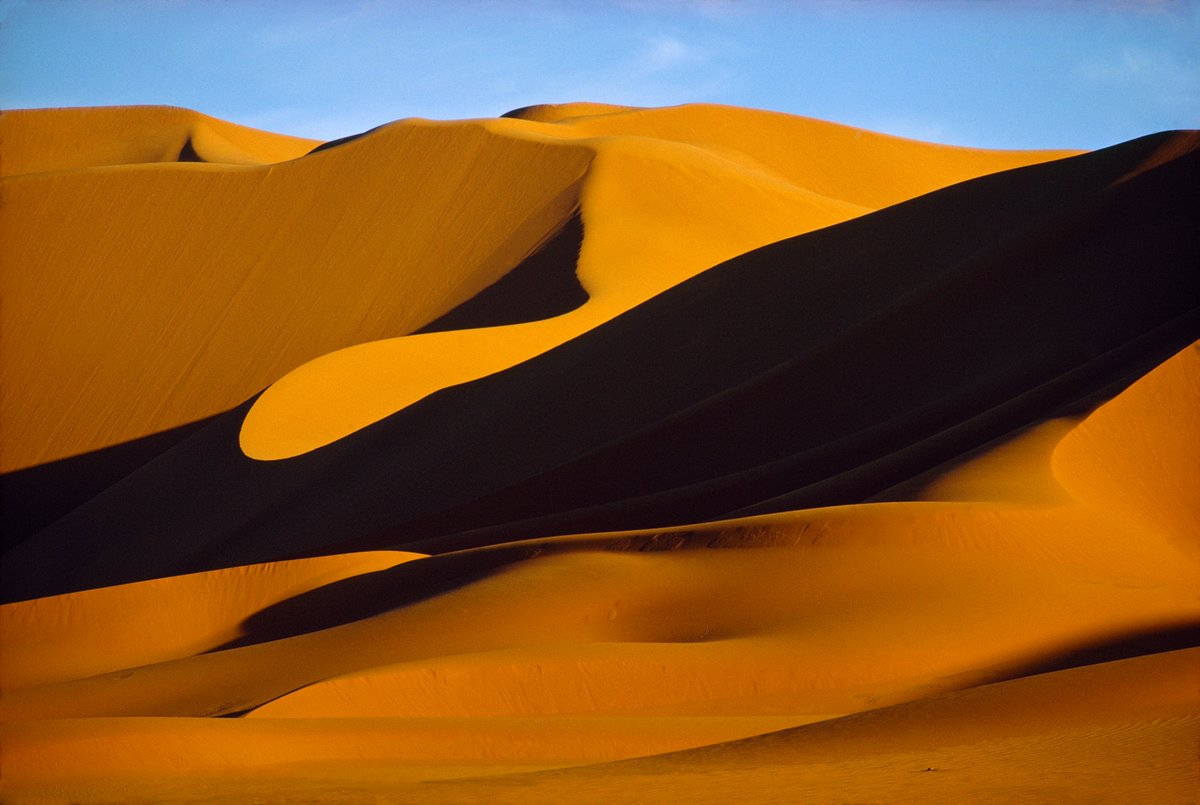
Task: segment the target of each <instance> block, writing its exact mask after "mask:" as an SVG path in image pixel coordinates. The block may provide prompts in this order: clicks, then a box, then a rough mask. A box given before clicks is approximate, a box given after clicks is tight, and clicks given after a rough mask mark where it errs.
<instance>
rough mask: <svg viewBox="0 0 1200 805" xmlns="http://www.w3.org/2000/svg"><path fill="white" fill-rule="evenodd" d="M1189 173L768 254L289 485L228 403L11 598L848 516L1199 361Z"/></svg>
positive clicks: (880, 226) (1118, 152)
mask: <svg viewBox="0 0 1200 805" xmlns="http://www.w3.org/2000/svg"><path fill="white" fill-rule="evenodd" d="M1180 139H1182V140H1183V142H1184V145H1185V147H1184V148H1179V147H1178V146H1179V140H1180ZM1164 147H1171V148H1175V149H1176V151H1177V152H1180V153H1181V155H1180V156H1177V157H1176V158H1174V159H1172V160H1170V161H1168V162H1166V163H1165V164H1160V165H1155V166H1153V167H1150V168H1149V169H1146V170H1141V171H1139V166H1143V165H1144V164H1145V163H1147V161H1148V160H1152V159H1153V158H1154V155H1155V154H1157V153H1159V152H1160V150H1161V149H1163V148H1164ZM1197 165H1198V157H1197V152H1196V150H1195V137H1194V136H1193V135H1188V134H1164V135H1157V136H1153V137H1148V138H1144V139H1142V140H1138V141H1133V142H1131V143H1127V144H1125V145H1121V146H1117V147H1114V148H1111V149H1107V150H1105V151H1101V152H1097V153H1094V154H1088V155H1084V156H1079V157H1074V158H1071V159H1067V160H1061V161H1057V162H1052V163H1047V164H1044V165H1038V166H1031V167H1027V168H1021V169H1017V170H1014V171H1009V172H1006V173H1002V174H996V175H993V176H988V177H982V178H980V179H976V180H973V181H970V182H966V183H963V184H960V185H956V186H953V187H950V188H946V189H945V190H942V191H937V192H935V193H932V194H929V195H927V196H924V197H922V198H919V199H916V200H914V201H911V202H908V203H905V204H900V205H896V206H893V207H889V208H887V209H885V210H882V211H880V212H878V213H875V214H872V215H869V216H866V217H863V218H860V219H857V220H855V221H851V222H847V223H845V224H842V225H840V226H836V227H832V228H827V229H824V230H821V231H819V232H815V233H812V234H809V235H805V236H801V237H799V238H796V239H792V240H788V241H784V242H780V243H777V244H774V245H771V246H768V247H765V248H762V249H759V250H757V251H754V252H751V253H749V254H746V255H744V256H742V257H738V258H736V259H734V260H731V261H729V262H727V263H725V264H722V265H720V266H717V267H715V268H713V269H711V270H709V271H706V272H704V273H703V274H701V275H698V276H697V277H696V278H694V279H692V280H690V281H687V282H684V283H682V284H680V285H679V286H677V287H675V288H673V289H671V290H669V291H667V292H664V293H662V294H660V295H658V296H656V297H655V298H653V299H652V300H650V301H648V302H646V303H644V304H642V305H640V306H638V307H637V308H635V309H633V310H631V311H630V312H628V313H626V314H624V315H621V316H619V317H617V318H616V319H614V320H613V321H611V322H609V323H608V324H605V325H602V326H599V327H596V328H595V329H593V330H591V331H589V332H588V333H586V334H584V335H582V336H580V337H578V338H575V339H573V340H571V341H569V342H567V343H566V344H564V345H563V346H561V347H559V348H557V349H554V350H551V351H550V352H547V353H546V354H544V355H541V356H539V357H537V358H534V359H532V360H529V361H527V362H525V363H523V364H521V365H518V366H516V367H514V368H512V369H509V370H507V371H503V372H500V373H497V374H494V375H492V376H489V377H486V378H483V379H481V380H479V381H476V382H473V383H467V384H464V385H460V386H456V387H453V388H448V389H445V390H443V391H441V392H438V393H436V394H434V395H432V396H430V397H428V398H426V399H424V400H422V401H420V402H418V403H416V404H413V405H411V406H409V407H407V408H405V409H404V410H402V411H399V412H398V413H396V414H395V415H393V416H391V417H388V418H387V419H385V420H383V421H381V422H379V423H377V424H375V425H372V426H370V427H367V428H364V429H362V430H360V431H358V432H356V433H354V434H352V435H350V436H348V437H346V438H345V439H342V440H340V441H339V442H337V443H335V444H334V445H331V446H329V447H327V448H323V449H321V450H317V451H315V452H312V453H309V454H306V455H303V456H300V457H297V458H295V459H289V460H286V461H281V462H255V461H251V460H249V459H246V458H245V457H244V456H242V455H241V453H240V451H239V450H238V449H237V435H236V434H237V431H238V427H239V425H240V420H241V418H242V417H243V416H244V414H245V412H246V410H247V409H248V407H249V403H247V404H245V405H243V406H242V407H240V408H238V409H235V410H234V411H232V412H230V413H229V414H226V415H224V416H222V417H218V418H217V419H215V420H214V421H213V422H211V423H210V424H209V425H207V426H205V427H204V428H202V429H200V430H199V431H197V432H196V433H194V434H192V435H190V436H188V437H187V438H185V439H184V440H182V441H181V442H179V443H178V444H177V445H175V446H174V447H173V448H171V449H170V450H168V451H167V452H165V453H163V454H162V455H161V456H159V457H158V458H157V459H156V460H155V461H153V462H151V463H149V464H147V465H146V466H145V467H143V468H142V469H140V470H138V471H137V472H135V473H133V474H131V475H129V476H128V477H126V478H125V479H123V480H122V481H121V482H119V483H117V484H115V485H113V486H112V487H110V488H108V489H107V490H105V491H104V492H102V493H101V494H99V495H97V496H96V497H95V498H93V499H92V500H90V501H88V502H87V503H86V504H84V505H82V506H81V507H79V508H78V509H76V510H75V511H73V512H71V513H70V514H69V515H67V516H66V517H64V518H62V519H61V520H59V521H58V522H56V523H54V524H53V525H52V526H50V527H48V528H47V529H45V530H44V531H42V532H41V533H40V534H38V535H37V537H36V538H35V539H32V540H27V541H26V542H25V543H24V544H22V545H21V546H19V547H18V548H17V549H14V550H13V551H11V552H10V553H9V555H8V556H7V557H6V562H5V565H6V568H7V572H8V577H9V578H10V579H12V582H11V586H7V587H6V590H7V594H8V595H9V596H10V598H16V597H28V596H30V595H37V594H45V593H50V592H62V591H65V590H69V589H79V588H81V587H83V586H90V585H94V584H96V583H97V582H99V583H118V582H126V581H132V580H135V579H138V578H148V577H153V576H156V575H164V574H168V573H177V572H187V571H195V570H202V569H208V568H215V567H221V566H228V565H234V564H244V563H248V562H257V561H268V560H273V559H279V558H285V557H286V556H291V555H297V554H305V553H320V552H330V551H335V550H341V549H344V548H349V547H353V548H355V549H368V548H370V549H374V548H380V547H388V546H397V547H406V548H413V549H416V550H421V551H422V552H430V551H437V550H445V549H447V548H452V547H464V546H467V545H474V544H486V543H488V542H493V541H498V540H503V539H510V538H514V537H515V538H522V537H529V536H537V535H539V534H550V533H564V532H568V531H585V530H610V529H623V528H637V527H648V526H656V525H664V524H668V523H672V522H680V521H681V520H682V521H688V520H697V519H711V518H717V517H722V516H729V515H732V514H735V513H738V512H741V511H754V510H755V508H754V507H756V506H757V507H758V510H776V511H778V510H783V509H787V508H795V507H796V506H795V502H794V499H793V498H789V497H787V496H789V495H796V494H799V495H800V497H801V498H802V499H803V505H808V506H813V505H829V504H831V503H847V502H853V501H854V500H861V499H863V498H865V497H869V496H870V495H873V494H875V493H877V492H880V491H882V490H884V489H886V488H887V487H889V486H892V485H895V484H897V483H899V482H901V481H903V480H904V479H905V478H908V477H912V476H914V475H917V474H919V473H920V472H922V471H925V470H927V469H929V468H931V467H933V466H935V465H937V464H940V463H942V462H944V461H947V460H949V459H952V458H953V457H954V456H955V455H958V454H961V453H964V452H966V451H968V450H970V449H973V448H975V447H977V446H979V445H981V444H984V443H986V442H988V441H990V440H992V439H995V438H997V437H1000V436H1002V435H1004V434H1005V433H1007V432H1009V431H1011V430H1013V429H1015V428H1018V427H1020V426H1022V425H1024V424H1027V423H1030V422H1036V421H1039V420H1040V419H1044V418H1047V417H1049V416H1052V415H1056V414H1058V413H1062V412H1064V411H1069V410H1071V406H1072V404H1075V405H1076V406H1077V407H1078V406H1079V405H1086V403H1087V401H1088V400H1093V402H1094V398H1095V397H1096V395H1097V394H1100V393H1112V392H1113V391H1115V389H1113V385H1114V383H1117V384H1118V385H1119V383H1120V382H1121V379H1122V378H1126V379H1127V380H1131V379H1133V378H1134V377H1136V376H1137V374H1138V373H1139V372H1144V371H1146V370H1147V369H1148V368H1149V367H1150V366H1152V365H1153V364H1154V363H1156V362H1158V361H1161V360H1163V359H1165V358H1166V357H1167V356H1168V355H1170V354H1171V353H1173V352H1175V351H1176V350H1178V349H1179V348H1181V347H1182V346H1183V345H1184V344H1186V343H1188V342H1190V341H1191V340H1193V339H1195V338H1196V337H1197V334H1198V333H1197V329H1196V320H1195V315H1196V307H1197V299H1198V290H1197V283H1198V280H1197V275H1196V272H1195V271H1194V266H1195V265H1196V263H1197V260H1198V256H1200V251H1198V246H1197V236H1196V232H1195V228H1194V226H1193V225H1192V224H1193V222H1194V220H1195V218H1196V193H1195V190H1194V188H1195V187H1196V186H1197V184H1198V182H1197V178H1198V177H1197V172H1198V167H1197ZM629 344H638V348H637V349H636V350H632V351H631V350H629V349H628V348H627V345H629ZM882 389H886V393H880V390H882ZM880 462H882V463H880ZM863 467H866V468H867V469H866V470H861V468H863ZM856 469H857V470H859V473H858V475H854V471H855V470H856ZM848 472H849V473H851V477H849V478H847V477H845V476H846V473H848ZM582 478H586V479H587V481H586V483H581V480H580V479H582ZM317 483H320V484H321V486H322V489H323V494H322V495H321V496H316V497H314V496H310V495H307V494H306V493H305V490H306V489H308V488H311V486H312V485H313V484H317ZM823 483H828V484H831V485H827V486H824V487H823V486H821V484H823ZM798 490H807V491H804V492H802V493H799V492H798ZM772 500H775V501H776V503H769V502H765V501H772ZM168 529H169V530H170V531H171V532H172V533H174V534H176V535H177V537H176V539H175V540H173V541H172V543H171V544H170V545H164V544H163V543H162V541H161V540H159V538H158V535H159V534H161V533H163V532H164V530H168ZM67 545H69V546H71V551H72V552H73V554H74V556H75V557H76V559H75V561H73V562H71V563H70V564H66V563H64V562H62V560H61V559H60V558H59V557H61V556H62V555H63V554H62V552H63V550H64V546H67Z"/></svg>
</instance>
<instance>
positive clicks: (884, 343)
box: [0, 103, 1200, 804]
mask: <svg viewBox="0 0 1200 805" xmlns="http://www.w3.org/2000/svg"><path fill="white" fill-rule="evenodd" d="M6 142H7V143H13V144H14V145H12V146H11V147H12V149H13V150H12V153H14V154H15V155H16V156H15V157H13V158H12V159H11V160H9V157H8V149H9V147H10V146H8V145H5V146H4V147H5V159H6V160H8V161H7V162H6V167H5V171H4V172H5V177H4V178H3V180H2V181H0V193H2V194H3V198H0V202H2V203H3V205H4V206H3V214H2V215H0V229H3V232H0V236H3V238H4V239H5V240H4V242H5V243H6V247H5V249H6V254H5V257H6V260H5V266H4V270H3V272H2V273H0V281H2V289H3V292H4V298H5V316H4V320H3V332H0V336H2V338H3V344H4V349H3V350H0V375H2V376H3V377H2V378H0V379H2V380H3V382H4V395H3V398H2V399H0V457H2V458H3V470H4V475H3V478H2V480H3V481H4V484H3V486H2V487H0V491H2V492H3V505H4V528H5V532H6V533H5V540H4V552H3V557H2V562H0V588H2V592H3V598H4V603H2V604H0V764H2V769H3V773H2V774H0V798H3V799H4V801H5V802H9V801H11V802H14V803H31V804H32V803H52V802H53V803H63V802H89V803H107V802H114V803H115V802H230V803H236V802H246V801H256V800H262V801H278V800H288V801H312V802H374V801H403V802H478V801H489V802H493V801H494V802H509V801H518V800H519V801H521V802H561V801H579V802H601V801H603V802H612V801H614V800H633V799H636V800H637V801H645V802H673V801H680V800H681V799H688V800H720V801H728V802H738V801H754V802H769V801H795V800H796V799H797V798H799V799H803V800H805V801H814V802H843V801H872V802H876V801H878V802H911V801H922V802H947V803H950V802H954V803H958V802H1013V801H1029V802H1114V803H1116V802H1122V803H1123V802H1135V801H1155V802H1167V803H1176V802H1178V803H1184V802H1189V801H1192V800H1193V799H1194V796H1195V794H1194V792H1195V791H1196V790H1197V786H1200V772H1198V771H1197V767H1196V764H1195V747H1196V746H1197V742H1198V741H1200V688H1197V685H1196V680H1197V679H1198V678H1200V676H1198V674H1200V654H1198V652H1200V599H1197V596H1196V590H1197V589H1200V498H1198V497H1197V496H1196V495H1195V494H1194V490H1195V489H1196V486H1197V483H1198V482H1200V454H1198V453H1197V451H1195V450H1194V449H1191V447H1192V446H1193V445H1196V444H1200V404H1198V403H1200V275H1197V273H1196V271H1195V267H1196V265H1198V264H1200V236H1198V235H1197V229H1196V227H1195V222H1196V220H1197V219H1198V218H1200V209H1198V205H1200V193H1197V191H1196V188H1197V187H1200V175H1198V174H1200V134H1198V133H1196V132H1163V133H1160V134H1155V135H1149V136H1147V137H1144V138H1140V139H1138V140H1133V141H1130V142H1127V143H1122V144H1119V145H1116V146H1113V147H1111V148H1107V149H1103V150H1100V151H1097V152H1092V153H1087V154H1077V153H1067V152H986V151H976V150H971V149H959V148H954V147H950V146H935V145H929V144H923V143H916V142H913V141H907V140H903V139H900V138H894V137H889V136H887V135H880V134H875V133H871V132H864V131H859V130H855V129H851V128H848V127H844V126H839V125H837V124H832V123H825V122H821V121H815V120H810V119H807V118H800V117H795V116H788V115H780V114H777V113H770V112H760V111H756V110H744V109H734V108H729V107H719V106H707V105H693V106H684V107H675V108H666V109H641V108H636V107H619V106H608V105H602V104H589V103H579V104H561V105H543V106H535V107H528V108H525V109H519V110H514V111H513V112H511V113H509V114H507V115H505V116H504V117H502V118H498V119H486V120H473V121H449V122H437V121H427V120H420V119H406V120H401V121H397V122H395V123H392V124H388V125H385V126H381V127H379V128H377V129H374V130H372V131H369V132H365V133H363V134H361V135H354V136H351V137H346V138H342V139H341V140H337V141H331V142H330V143H326V144H323V145H321V146H319V147H318V146H317V145H316V144H314V143H310V142H306V141H303V140H299V139H296V138H286V137H282V136H281V135H273V134H268V133H265V132H255V131H253V130H249V129H244V128H243V127H238V126H234V125H233V124H226V123H223V122H222V121H217V120H215V119H213V118H208V117H205V116H203V115H200V114H198V113H193V112H189V111H187V110H176V109H169V108H163V107H145V108H125V109H97V110H27V111H18V112H5V113H4V114H3V115H0V145H3V144H4V143H6ZM89 211H90V212H89ZM57 221H66V222H68V224H67V225H65V226H64V227H62V228H63V232H62V234H61V235H59V236H57V237H51V235H50V232H51V227H52V226H54V225H58V224H56V223H55V222H57ZM9 238H11V241H10V240H9ZM9 242H11V243H13V246H12V248H11V250H10V249H9V247H8V245H7V244H8V243H9ZM10 255H13V256H15V257H16V258H18V259H17V260H15V261H14V260H9V259H8V258H9V257H10ZM14 423H20V427H19V428H15V429H14Z"/></svg>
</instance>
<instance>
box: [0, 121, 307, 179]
mask: <svg viewBox="0 0 1200 805" xmlns="http://www.w3.org/2000/svg"><path fill="white" fill-rule="evenodd" d="M318 142H319V141H317V140H306V139H303V138H301V137H289V136H287V135H283V134H272V133H269V132H265V131H258V130H256V129H251V128H247V127H245V126H238V125H236V124H234V123H228V122H226V121H224V120H218V119H216V118H214V117H209V116H208V115H202V114H200V113H199V112H193V111H192V110H190V109H180V108H178V107H174V106H137V107H99V108H96V107H82V108H64V109H14V110H8V111H5V112H0V176H16V175H19V174H23V173H45V172H47V171H67V170H77V169H80V168H99V167H104V166H112V165H135V164H142V163H148V162H215V163H220V164H224V165H264V164H268V163H273V162H284V161H286V160H289V159H296V158H298V157H302V156H304V155H305V154H307V153H308V152H309V151H311V150H312V149H313V148H315V147H316V146H317V145H318Z"/></svg>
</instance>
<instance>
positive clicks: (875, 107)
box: [0, 0, 1200, 148]
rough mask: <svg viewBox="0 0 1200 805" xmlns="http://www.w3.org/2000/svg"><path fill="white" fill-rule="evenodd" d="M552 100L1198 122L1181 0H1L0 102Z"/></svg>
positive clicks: (1001, 138)
mask: <svg viewBox="0 0 1200 805" xmlns="http://www.w3.org/2000/svg"><path fill="white" fill-rule="evenodd" d="M572 100H591V101H603V102H609V103H624V104H632V105H638V106H662V105H671V104H678V103H687V102H711V103H726V104H736V105H740V106H752V107H757V108H764V109H774V110H778V111H783V112H791V113H795V114H803V115H808V116H811V117H818V118H824V119H827V120H835V121H838V122H841V123H848V124H851V125H855V126H863V127H866V128H871V129H876V130H881V131H888V132H892V133H895V134H901V135H905V136H910V137H918V138H921V139H928V140H935V141H939V142H949V143H956V144H961V145H975V146H985V147H997V148H1027V147H1078V148H1098V147H1102V146H1105V145H1109V144H1112V143H1115V142H1119V141H1122V140H1126V139H1130V138H1132V137H1136V136H1139V135H1141V134H1146V133H1149V132H1152V131H1159V130H1163V129H1169V128H1200V0H1174V1H1173V2H1172V0H1157V1H1155V0H1040V1H1037V0H1020V1H1018V0H909V1H907V2H901V1H900V0H891V1H887V0H852V1H851V0H842V1H841V2H835V1H834V0H807V1H805V0H793V1H792V2H784V0H777V1H776V2H768V0H758V1H757V2H756V1H755V0H743V1H742V2H738V1H737V0H595V1H594V2H588V0H574V1H573V2H571V1H570V0H557V1H551V0H544V1H539V0H473V1H468V0H441V2H435V1H434V0H426V1H425V2H418V0H409V1H407V2H406V1H405V0H325V1H324V2H313V1H311V0H0V107H3V108H22V107H38V106H86V105H107V104H141V103H165V104H174V105H178V106H186V107H190V108H193V109H198V110H200V111H202V112H206V113H208V114H211V115H215V116H217V117H221V118H225V119H227V120H233V121H235V122H238V123H244V124H247V125H251V126H257V127H260V128H266V129H271V130H275V131H282V132H286V133H289V134H299V135H304V136H309V137H315V138H320V139H331V138H334V137H339V136H342V135H346V134H351V133H355V132H358V131H361V130H364V129H367V128H370V127H372V126H375V125H378V124H380V123H384V122H387V121H389V120H393V119H396V118H401V117H414V116H415V117H428V118H435V119H453V118H468V117H486V116H493V115H498V114H501V113H503V112H505V111H507V110H509V109H512V108H515V107H519V106H524V105H527V104H532V103H543V102H561V101H572Z"/></svg>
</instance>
